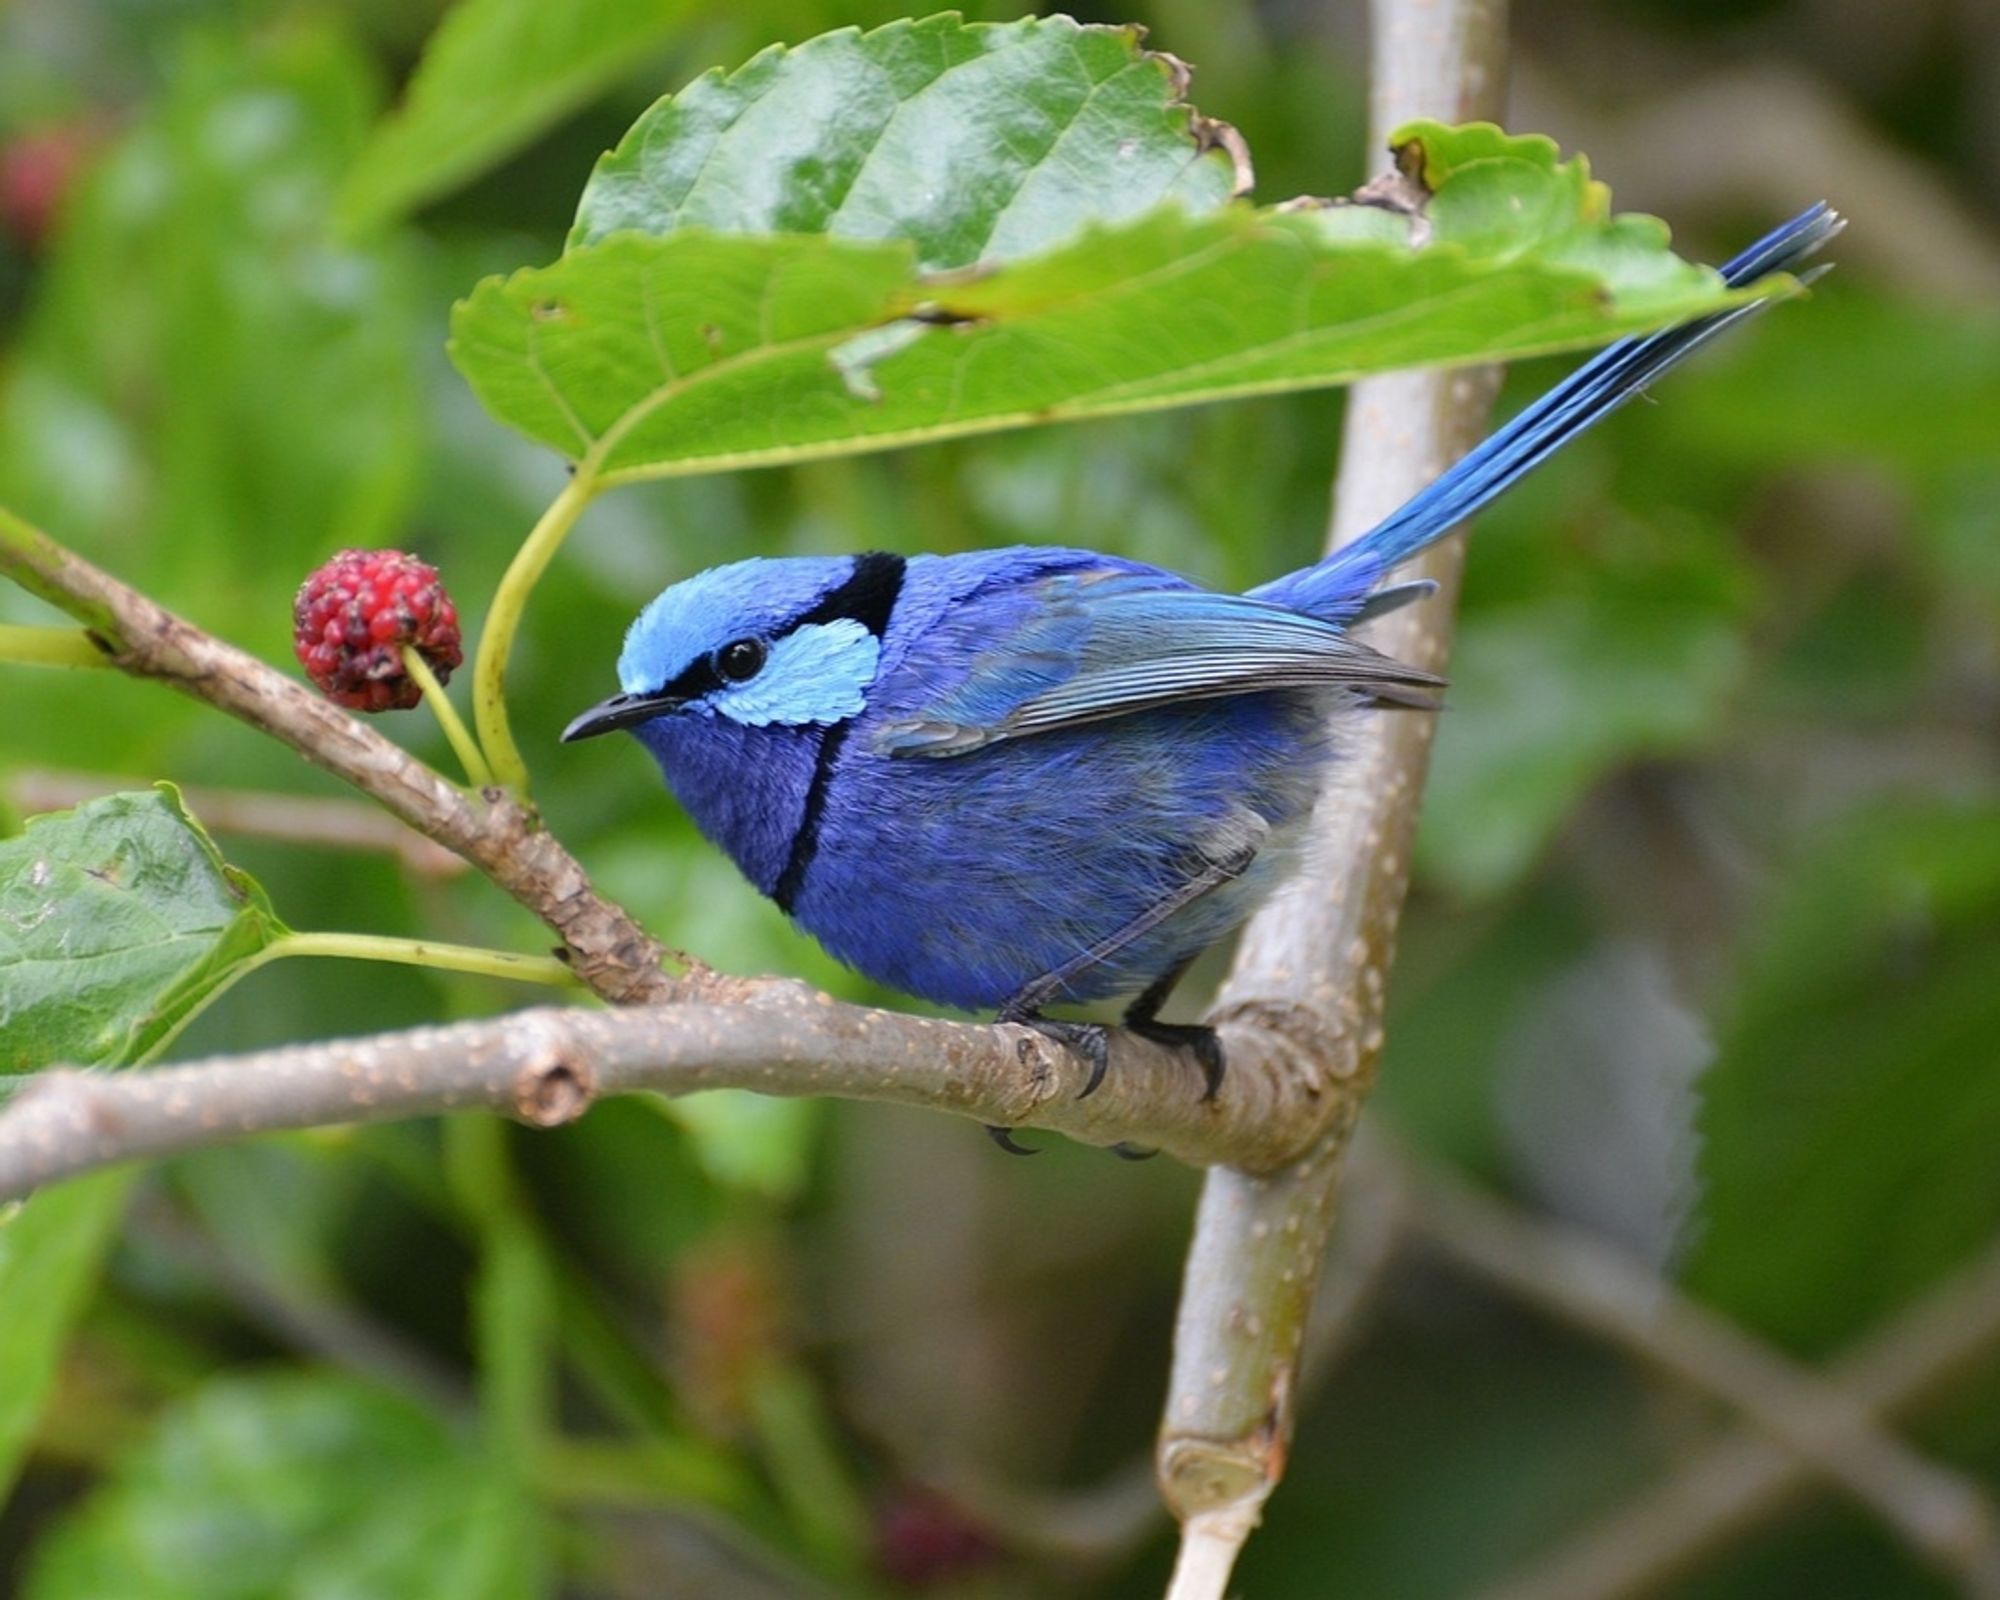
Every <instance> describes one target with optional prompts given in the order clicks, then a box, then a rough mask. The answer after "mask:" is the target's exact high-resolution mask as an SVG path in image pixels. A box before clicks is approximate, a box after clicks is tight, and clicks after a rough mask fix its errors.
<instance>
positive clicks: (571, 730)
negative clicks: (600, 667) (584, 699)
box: [562, 694, 687, 744]
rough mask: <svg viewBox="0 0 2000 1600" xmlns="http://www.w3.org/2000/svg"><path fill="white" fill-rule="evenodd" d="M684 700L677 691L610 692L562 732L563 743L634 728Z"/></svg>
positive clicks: (675, 707)
mask: <svg viewBox="0 0 2000 1600" xmlns="http://www.w3.org/2000/svg"><path fill="white" fill-rule="evenodd" d="M686 704H687V701H686V700H685V699H683V698H682V697H681V696H679V695H677V694H614V695H613V696H612V697H611V698H610V699H609V700H602V701H599V702H598V703H597V704H596V705H594V706H592V707H591V708H590V709H589V710H588V711H586V712H584V714H583V715H582V716H580V717H578V718H577V719H576V720H575V721H574V722H572V723H571V724H570V725H569V726H568V727H567V728H565V729H563V731H562V742H563V743H564V744H575V743H576V741H577V740H579V739H595V738H596V737H597V736H598V735H599V734H600V733H613V732H616V731H617V730H618V729H620V728H632V727H637V726H638V725H639V724H640V723H642V722H651V721H652V720H653V718H655V717H663V716H665V715H666V714H667V713H668V712H669V711H678V710H679V709H680V708H681V707H682V706H684V705H686Z"/></svg>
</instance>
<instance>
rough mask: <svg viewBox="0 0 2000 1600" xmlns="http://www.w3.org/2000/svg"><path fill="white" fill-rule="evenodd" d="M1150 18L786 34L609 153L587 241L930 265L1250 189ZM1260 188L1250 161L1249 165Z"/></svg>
mask: <svg viewBox="0 0 2000 1600" xmlns="http://www.w3.org/2000/svg"><path fill="white" fill-rule="evenodd" d="M1141 34H1142V30H1140V29H1138V28H1135V27H1102V26H1089V25H1085V24H1082V23H1078V22H1075V21H1072V20H1071V19H1070V18H1068V17H1047V18H1034V17H1030V18H1027V19H1025V20H1023V21H1020V22H1007V23H987V22H974V23H968V22H965V21H964V20H963V19H962V18H960V17H959V16H958V15H957V14H956V13H953V12H946V13H944V14H943V15H940V16H934V17H926V18H925V19H923V20H922V21H920V22H911V21H903V22H892V23H890V24H889V25H888V26H886V27H882V28H877V29H876V30H874V31H873V32H872V33H863V32H861V31H860V30H859V29H857V28H843V29H842V30H840V31H839V32H837V33H829V34H824V35H822V36H821V37H819V38H817V39H813V40H810V41H808V42H807V43H805V44H803V45H800V46H798V47H797V48H796V49H785V48H783V47H782V46H773V47H772V48H771V49H769V50H766V51H764V52H763V53H762V54H761V55H759V56H757V57H755V58H754V59H753V60H751V61H750V62H749V63H748V64H747V65H745V66H743V67H741V68H739V69H738V70H737V71H735V72H732V73H727V74H725V73H722V72H719V71H718V72H710V73H707V74H704V75H703V76H702V77H700V78H697V79H696V80H695V81H694V82H693V83H691V84H689V85H688V86H687V88H685V89H683V90H681V91H680V93H678V94H673V95H669V96H667V97H666V98H665V99H663V100H661V101H659V102H658V103H657V104H655V105H654V106H653V108H652V109H651V110H649V111H648V112H647V113H646V114H645V115H644V116H642V117H641V118H640V119H639V120H638V121H637V122H636V123H634V124H633V126H632V130H631V131H630V132H629V133H628V134H626V136H625V138H624V139H623V141H621V142H620V144H619V146H618V148H617V149H616V150H613V151H611V152H610V153H609V154H608V155H606V156H605V157H604V158H603V159H602V160H600V161H599V162H598V163H597V167H596V170H595V171H594V172H592V174H591V177H590V182H589V184H588V186H587V187H586V188H585V189H584V191H583V201H582V204H581V205H580V206H579V207H578V209H577V217H576V226H575V228H574V229H573V230H572V231H571V234H570V243H571V245H572V246H575V245H582V244H589V243H593V242H595V241H596V240H599V239H602V238H604V237H605V236H606V235H607V234H612V233H616V232H619V231H621V230H624V229H636V230H637V231H639V232H642V233H651V234H666V233H672V232H675V231H677V230H679V229H682V228H691V227H692V228H708V229H712V230H714V231H715V232H717V233H833V234H841V235H844V236H846V237H849V238H857V239H907V240H910V241H911V242H912V243H914V244H915V245H916V247H917V260H918V264H919V265H920V266H921V267H923V268H925V269H926V270H932V269H937V268H943V267H962V266H970V265H971V264H972V263H973V262H975V261H982V260H986V261H992V260H1012V259H1014V258H1016V257H1019V256H1024V255H1031V254H1033V253H1035V252H1036V251H1038V250H1043V249H1046V248H1048V247H1049V246H1050V245H1052V244H1056V243H1058V242H1060V241H1061V240H1063V239H1065V238H1067V237H1069V236H1070V235H1071V234H1073V233H1075V232H1076V231H1077V230H1078V229H1079V228H1081V227H1082V226H1083V225H1084V224H1085V223H1089V222H1098V223H1103V222H1113V221H1120V220H1124V219H1128V218H1132V217H1136V216H1138V215H1140V214H1141V213H1142V212H1145V211H1148V210H1150V209H1152V208H1153V207H1154V206H1156V205H1157V204H1159V203H1160V202H1161V201H1164V200H1169V199H1174V200H1179V201H1180V202H1181V203H1182V204H1183V205H1185V206H1187V207H1188V208H1189V209H1190V210H1193V211H1206V210H1211V209H1213V208H1214V207H1216V206H1218V205H1220V204H1221V203H1222V202H1223V201H1225V200H1227V199H1228V198H1229V196H1230V194H1231V193H1232V192H1233V191H1234V190H1235V189H1236V188H1237V187H1238V186H1239V178H1238V174H1237V172H1236V170H1235V167H1234V164H1233V163H1232V161H1231V160H1230V157H1229V154H1228V152H1227V150H1225V149H1224V148H1223V147H1222V146H1221V145H1220V144H1219V143H1218V137H1219V136H1220V133H1219V130H1218V128H1217V125H1216V124H1213V123H1210V122H1209V121H1207V120H1206V119H1205V118H1202V117H1200V116H1199V115H1197V114H1196V112H1195V111H1194V108H1193V107H1191V106H1189V105H1188V104H1187V103H1186V102H1185V101H1184V100H1183V99H1182V98H1181V96H1182V95H1183V94H1184V93H1185V91H1186V88H1187V69H1186V68H1184V67H1183V66H1181V64H1180V63H1179V62H1177V61H1175V60H1174V59H1173V58H1172V57H1171V56H1164V55H1159V54H1156V53H1154V52H1152V51H1147V50H1142V49H1140V48H1139V40H1140V37H1141ZM1241 186H1242V187H1248V173H1247V171H1246V172H1245V173H1243V174H1242V182H1241Z"/></svg>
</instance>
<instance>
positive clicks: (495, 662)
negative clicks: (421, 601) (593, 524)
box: [472, 461, 598, 800]
mask: <svg viewBox="0 0 2000 1600" xmlns="http://www.w3.org/2000/svg"><path fill="white" fill-rule="evenodd" d="M597 487H598V479H597V471H596V468H595V466H594V465H593V464H592V463H591V462H589V461H584V462H579V463H578V464H577V469H576V475H575V476H574V477H572V478H571V479H570V480H569V482H568V483H567V484H566V485H564V487H563V492H562V493H561V494H559V495H557V496H556V497H555V499H554V500H552V501H551V502H550V503H549V508H548V510H546V511H544V512H543V513H542V516H541V520H540V521H539V522H537V523H536V524H535V526H534V528H533V529H532V530H531V531H530V532H529V534H528V537H527V538H526V539H525V540H523V541H522V544H521V548H520V549H519V550H517V551H515V552H514V559H513V560H512V561H511V562H510V563H508V566H507V571H506V573H505V574H504V575H503V576H502V577H501V579H500V587H499V588H498V589H496V590H494V592H493V605H492V608H491V609H490V610H489V611H488V612H487V613H486V625H485V627H483V628H482V629H481V630H480V633H479V653H478V655H477V656H476V657H475V659H474V661H473V666H472V719H473V724H474V726H475V727H477V728H478V729H479V742H480V744H481V745H482V746H483V747H484V748H485V751H486V754H487V758H488V759H489V760H490V761H491V762H492V763H493V772H494V775H495V776H496V777H497V778H498V779H499V780H500V782H501V783H503V784H505V785H506V786H507V787H508V788H509V789H511V790H513V791H514V793H515V794H516V795H517V796H519V797H520V798H522V799H523V800H525V799H526V798H527V794H528V767H527V763H526V762H524V761H523V760H522V759H521V751H520V748H519V746H517V745H516V744H515V743H514V734H513V730H512V729H511V728H509V726H508V724H507V657H508V655H509V653H510V652H511V651H512V650H513V648H514V634H515V632H516V631H517V630H518V629H519V628H520V625H521V613H522V611H523V610H524V609H525V608H526V607H527V604H528V596H529V595H531V594H533V593H534V589H535V585H536V584H537V583H539V582H540V581H541V576H542V574H543V572H545V571H546V570H547V569H548V565H549V562H550V561H551V560H552V559H554V557H555V553H556V551H558V550H559V549H561V548H562V542H563V540H564V539H565V538H566V537H567V536H568V534H569V530H570V529H571V528H573V527H574V526H575V525H576V519H577V518H578V517H580V516H582V515H583V508H584V507H585V506H587V505H589V504H590V502H591V500H592V498H593V497H594V496H595V495H596V493H597Z"/></svg>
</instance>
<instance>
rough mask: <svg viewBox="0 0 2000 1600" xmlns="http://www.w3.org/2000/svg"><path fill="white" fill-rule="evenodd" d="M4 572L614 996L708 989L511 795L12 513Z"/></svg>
mask: <svg viewBox="0 0 2000 1600" xmlns="http://www.w3.org/2000/svg"><path fill="white" fill-rule="evenodd" d="M0 574H4V575H6V576H8V577H11V578H13V579H14V580H15V581H16V582H18V583H20V584H21V585H22V586H23V587H24V588H26V589H28V590H29V591H30V592H31V593H34V594H38V595H40V596H41V597H42V598H43V599H45V600H47V601H49V602H50V603H51V604H52V605H55V606H57V607H59V608H60V609H62V610H64V611H67V612H68V613H69V614H70V615H71V616H72V617H74V618H76V620H77V621H78V622H80V623H82V624H83V625H84V627H85V628H86V629H87V630H89V632H90V633H91V634H92V636H93V637H94V638H95V639H96V640H97V642H98V644H99V645H100V647H101V648H102V649H103V650H104V651H105V653H106V654H107V655H109V656H110V657H111V660H112V662H113V663H114V664H115V665H116V666H118V667H120V668H122V669H123V670H124V671H126V672H129V673H132V674H133V675H134V676H136V677H141V678H153V679H157V680H158V681H160V682H162V683H165V684H168V685H169V686H171V687H172V688H175V689H178V690H180V691H181V692H182V693H183V694H186V695H191V696H193V697H194V698H195V699H197V700H204V701H206V702H208V704H210V705H212V706H215V707H217V708H219V709H221V710H223V711H226V712H228V713H229V714H230V715H231V716H233V717H236V718H239V719H240V720H242V721H244V722H247V723H249V724H250V725H251V726H252V727H254V728H257V729H260V730H261V731H263V732H265V733H268V734H270V735H271V736H272V737H273V738H275V739H278V740H280V741H282V742H283V743H285V744H288V745H290V746H291V747H292V748H293V749H294V750H296V751H297V752H298V753H299V754H300V755H302V756H304V757H305V758H306V759H307V760H308V761H311V762H313V763H315V764H316V765H318V766H321V767H324V768H325V769H326V770H327V771H329V772H331V773H332V774H333V775H334V776H335V777H337V778H340V779H342V780H344V781H345V782H347V783H350V784H352V785H353V786H354V787H355V788H357V789H359V790H360V791H361V792H362V793H363V794H366V795H369V796H371V797H372V798H373V799H375V800H378V801H380V802H381V803H382V804H383V805H384V806H386V807H388V809H389V810H390V811H392V812H394V813H395V814H396V815H397V816H399V817H401V818H402V819H403V820H404V821H405V822H407V823H409V824H410V826H411V827H413V828H416V829H417V830H418V831H419V832H421V833H424V834H427V835H428V836H429V837H431V838H433V839H435V840H437V842H438V843H439V844H441V845H444V846H445V847H446V848H447V849H450V850H454V851H456V852H457V853H458V854H459V855H462V856H464V857H465V858H466V860H468V861H470V862H471V863H472V864H473V865H474V866H476V867H478V868H479V869H480V870H481V871H482V872H484V873H485V874H486V875H487V876H488V877H489V878H491V879H492V880H493V881H494V882H495V883H497V884H498V885H499V886H500V887H501V888H503V889H505V890H506V891H507V892H508V893H509V894H511V895H512V896H513V897H514V898H515V899H516V900H518V901H520V902H521V904H522V905H524V906H526V907H527V908H528V909H529V910H530V911H532V912H534V913H535V915H536V916H538V917H540V918H541V919H542V920H543V921H544V922H546V923H547V924H548V925H549V926H550V927H551V928H553V929H554V930H555V931H556V933H557V934H558V935H560V936H561V938H562V940H563V943H564V945H565V946H566V947H567V949H568V951H569V953H570V957H571V960H572V964H573V965H574V966H575V968H576V973H577V976H578V977H580V978H581V979H583V981H584V982H585V983H587V984H588V985H589V986H590V987H591V988H592V989H593V990H595V991H596V992H597V993H598V994H600V995H602V996H603V997H604V998H605V999H607V1000H613V1001H619V1002H632V1001H639V1000H668V999H673V998H676V997H677V996H680V995H684V994H687V993H690V992H693V991H694V990H695V989H698V988H700V987H701V984H702V976H703V974H702V971H701V970H700V969H696V970H695V971H694V972H693V973H692V974H691V975H690V977H689V978H688V979H686V980H682V981H680V982H678V983H677V982H676V980H674V979H671V978H669V977H668V976H667V975H666V974H665V973H664V972H662V971H661V970H660V969H661V963H662V962H663V961H665V960H666V959H667V958H668V955H669V952H668V951H667V950H666V949H665V948H664V947H662V946H661V945H660V944H659V943H658V942H657V941H656V940H654V939H653V938H652V936H651V935H649V934H648V933H647V932H646V931H645V930H644V929H643V928H641V927H640V926H639V925H638V924H637V923H636V922H634V921H633V920H632V919H631V917H630V916H628V915H627V914H626V912H625V911H624V910H623V909H622V908H620V907H618V906H616V905H614V904H613V903H612V902H611V901H609V900H606V899H605V898H604V897H603V896H601V895H599V894H598V893H597V892H596V891H595V890H593V889H592V888H591V886H590V880H589V879H588V878H587V877H586V876H585V875H584V871H583V868H582V867H581V866H579V865H578V864H577V862H576V860H575V858H574V857H572V856H571V855H570V853H569V852H568V851H567V850H565V849H564V848H563V847H562V846H561V845H560V844H558V843H557V842H556V840H555V838H554V836H553V835H551V834H550V833H548V832H547V830H545V829H544V828H543V827H542V826H541V824H540V822H539V820H538V819H537V818H536V817H535V815H534V813H533V812H532V811H530V810H528V809H527V808H526V807H524V806H523V805H521V804H520V803H519V802H517V801H515V800H514V799H512V798H510V797H509V796H508V795H507V794H505V793H504V792H502V791H500V790H498V789H488V790H486V791H485V792H484V793H483V795H480V796H470V795H466V794H464V793H462V792H460V791H459V790H458V789H457V788H455V787H454V786H453V785H452V784H450V783H449V782H447V781H446V780H445V779H444V778H443V777H441V776H440V775H439V774H438V773H436V772H434V771H433V770H432V769H431V768H429V767H427V766H425V765H424V763H423V762H421V761H419V760H417V759H416V757H414V756H412V755H411V754H410V753H409V752H408V751H406V750H404V749H402V748H401V747H400V746H399V745H396V744H393V743H391V742H390V741H389V740H387V739H385V738H383V737H382V735H380V734H379V733H377V732H375V731H374V729H372V728H368V727H364V726H363V725H362V724H361V723H360V722H358V721H357V720H356V719H355V718H353V717H351V716H349V715H348V714H347V713H346V712H344V711H342V710H340V709H339V708H338V707H336V706H334V705H332V704H330V703H329V702H327V701H325V700H322V699H320V698H319V696H318V695H316V694H314V693H313V692H312V691H311V690H310V689H307V688H306V687H305V686H304V685H303V684H301V683H298V682H296V681H295V680H293V679H291V678H288V677H286V676H285V675H284V674H283V673H281V672H279V671H277V670H276V669H275V668H272V667H269V666H267V665H265V663H263V662H262V661H259V660H258V659H257V658H256V657H254V656H251V655H248V654H246V653H245V652H243V651H241V650H238V649H237V648H236V647H235V646H234V645H229V644H224V643H223V642H222V641H221V640H220V639H217V638H215V637H214V636H213V635H211V634H207V633H204V632H202V630H201V629H199V628H197V627H195V626H194V624H192V623H190V622H188V621H186V620H184V619H183V618H181V617H178V616H175V615H174V614H173V613H172V612H170V611H168V610H167V609H166V608H165V607H163V606H161V605H159V604H157V603H156V602H154V601H152V600H150V599H148V598H147V597H146V596H145V595H142V594H140V593H139V592H138V591H137V590H135V589H132V588H129V587H128V586H127V585H125V584H123V583H120V582H119V581H118V580H117V579H116V578H114V577H112V576H111V575H110V574H109V573H106V572H102V571H100V570H99V569H98V568H96V567H94V566H92V565H91V564H90V563H89V562H87V561H85V560H83V559H82V558H81V557H79V556H77V555H75V554H74V553H73V552H71V551H69V550H66V549H64V548H63V547H62V546H61V545H59V544H57V543H56V542H55V541H54V540H52V539H50V538H48V537H47V536H46V535H45V534H43V533H41V532H40V531H39V530H38V529H35V528H32V527H30V526H29V525H28V524H27V523H25V522H23V521H22V520H21V519H20V518H19V517H17V516H15V515H14V514H13V513H12V512H10V511H7V510H5V509H4V508H0ZM681 959H682V960H685V958H681ZM690 965H691V966H692V963H690Z"/></svg>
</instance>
